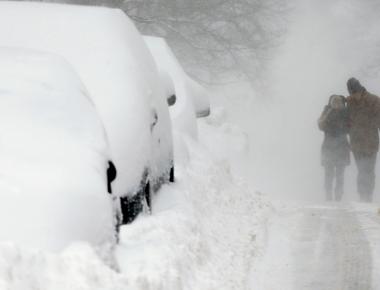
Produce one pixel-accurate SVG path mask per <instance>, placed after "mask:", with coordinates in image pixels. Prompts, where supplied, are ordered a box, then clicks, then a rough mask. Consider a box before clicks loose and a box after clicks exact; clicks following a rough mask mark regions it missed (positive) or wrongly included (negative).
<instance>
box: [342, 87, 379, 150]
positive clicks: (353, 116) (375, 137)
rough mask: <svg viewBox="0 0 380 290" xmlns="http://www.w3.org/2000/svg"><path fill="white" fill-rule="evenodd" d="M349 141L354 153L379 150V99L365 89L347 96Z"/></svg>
mask: <svg viewBox="0 0 380 290" xmlns="http://www.w3.org/2000/svg"><path fill="white" fill-rule="evenodd" d="M347 107H348V114H349V118H350V124H351V125H350V132H349V133H350V143H351V149H352V151H353V152H354V153H358V154H366V155H371V154H374V153H377V152H378V151H379V127H380V99H379V97H377V96H375V95H373V94H370V93H369V92H367V91H366V90H363V91H362V92H359V93H356V94H353V95H351V96H349V97H348V98H347Z"/></svg>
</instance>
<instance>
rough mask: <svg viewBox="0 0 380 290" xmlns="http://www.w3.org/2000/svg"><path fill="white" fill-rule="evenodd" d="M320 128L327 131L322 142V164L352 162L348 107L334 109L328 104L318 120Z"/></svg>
mask: <svg viewBox="0 0 380 290" xmlns="http://www.w3.org/2000/svg"><path fill="white" fill-rule="evenodd" d="M318 125H319V129H320V130H322V131H323V132H324V133H325V138H324V140H323V143H322V150H321V153H322V154H321V164H322V166H347V165H349V164H350V145H349V143H348V138H347V134H348V130H349V118H348V112H347V110H346V109H343V110H334V109H332V108H331V107H330V106H326V107H325V109H324V110H323V112H322V115H321V117H320V118H319V120H318Z"/></svg>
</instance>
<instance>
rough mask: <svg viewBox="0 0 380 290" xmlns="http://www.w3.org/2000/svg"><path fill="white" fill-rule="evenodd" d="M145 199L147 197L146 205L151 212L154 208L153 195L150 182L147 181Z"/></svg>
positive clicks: (147, 210)
mask: <svg viewBox="0 0 380 290" xmlns="http://www.w3.org/2000/svg"><path fill="white" fill-rule="evenodd" d="M143 193H144V199H145V205H146V210H145V211H146V212H148V213H150V212H151V209H152V196H151V190H150V183H149V182H147V184H146V185H145V187H144V191H143Z"/></svg>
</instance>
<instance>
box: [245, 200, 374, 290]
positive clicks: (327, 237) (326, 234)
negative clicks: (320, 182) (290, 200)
mask: <svg viewBox="0 0 380 290" xmlns="http://www.w3.org/2000/svg"><path fill="white" fill-rule="evenodd" d="M379 254H380V212H379V208H378V207H377V206H376V205H363V204H355V203H352V204H333V203H331V204H322V205H301V204H298V205H296V206H295V205H292V206H291V205H287V206H281V207H278V209H277V213H276V215H275V216H274V217H273V218H272V219H271V222H270V226H269V230H268V244H267V245H266V250H265V254H264V255H263V257H261V258H260V262H259V261H257V262H256V265H259V266H258V267H257V268H252V273H251V287H252V288H251V289H261V290H277V289H278V290H280V289H281V290H288V289H289V290H301V289H310V290H314V289H315V290H321V289H331V290H333V289H355V290H369V289H380V279H379V275H378V273H379V267H380V255H379Z"/></svg>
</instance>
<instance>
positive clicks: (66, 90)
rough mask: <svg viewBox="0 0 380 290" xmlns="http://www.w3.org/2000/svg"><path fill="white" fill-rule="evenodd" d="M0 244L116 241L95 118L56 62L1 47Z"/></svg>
mask: <svg viewBox="0 0 380 290" xmlns="http://www.w3.org/2000/svg"><path fill="white" fill-rule="evenodd" d="M0 80H1V81H0V156H1V157H0V159H1V162H0V228H1V231H0V241H2V242H4V241H11V242H15V243H18V244H20V245H24V246H28V247H35V248H39V249H50V250H52V251H56V250H61V249H63V248H64V247H66V246H67V245H68V244H70V243H71V242H73V241H86V242H89V243H91V244H92V245H95V246H100V245H105V244H107V243H113V242H115V238H116V235H115V218H114V212H113V204H112V200H111V196H110V195H109V194H108V193H107V168H108V162H109V161H110V156H109V151H108V144H107V139H106V134H105V131H104V127H103V124H102V121H101V119H100V116H99V115H98V113H97V111H96V109H95V106H94V105H93V103H92V101H91V99H90V98H89V97H88V95H87V91H86V89H85V87H84V86H83V85H82V83H81V81H80V79H79V77H78V76H77V75H76V73H75V71H74V70H73V69H72V68H71V67H70V65H69V64H68V63H67V62H66V61H65V60H64V59H62V58H61V57H58V56H55V55H51V54H46V53H40V52H36V51H30V50H24V49H14V48H0Z"/></svg>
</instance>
